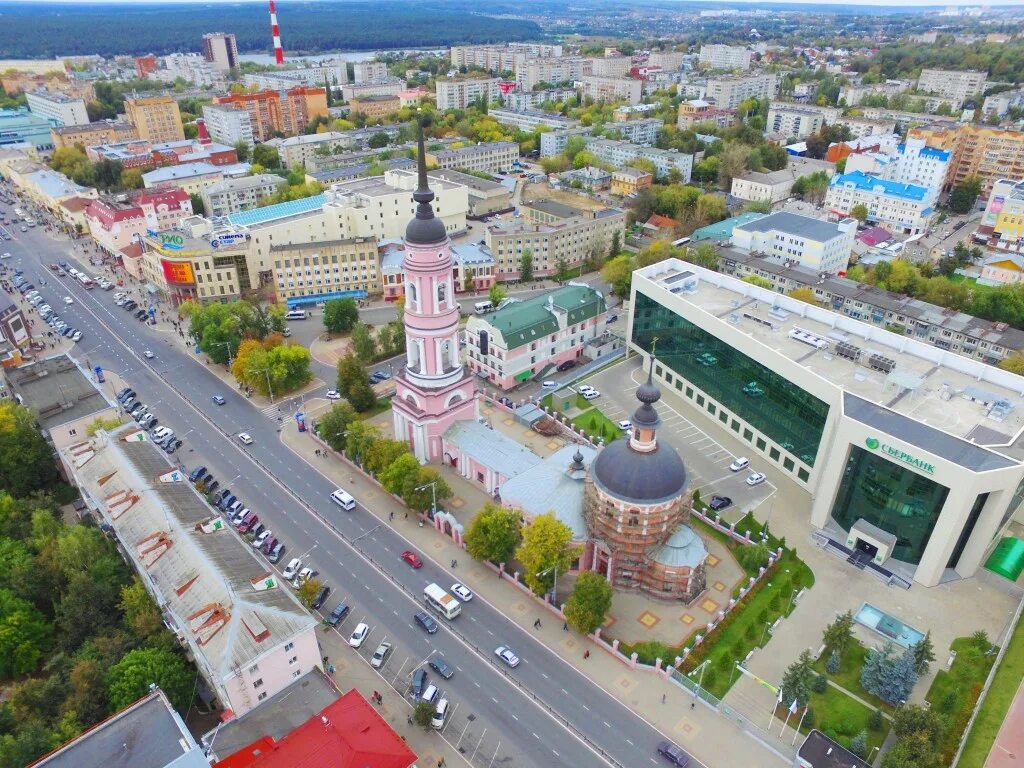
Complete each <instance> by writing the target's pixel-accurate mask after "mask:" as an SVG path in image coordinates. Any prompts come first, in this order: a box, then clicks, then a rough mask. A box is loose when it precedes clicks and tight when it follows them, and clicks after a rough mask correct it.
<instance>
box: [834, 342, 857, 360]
mask: <svg viewBox="0 0 1024 768" xmlns="http://www.w3.org/2000/svg"><path fill="white" fill-rule="evenodd" d="M836 354H837V355H839V356H840V357H845V358H846V359H847V360H854V361H856V360H857V358H859V357H860V347H858V346H857V345H856V344H850V343H849V342H846V341H841V342H839V343H838V344H836Z"/></svg>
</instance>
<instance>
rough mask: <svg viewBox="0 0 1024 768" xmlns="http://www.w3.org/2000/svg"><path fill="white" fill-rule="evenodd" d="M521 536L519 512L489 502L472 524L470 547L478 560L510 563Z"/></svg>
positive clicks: (467, 532)
mask: <svg viewBox="0 0 1024 768" xmlns="http://www.w3.org/2000/svg"><path fill="white" fill-rule="evenodd" d="M520 540H521V536H520V530H519V513H518V512H516V511H515V510H512V509H506V508H505V507H501V506H498V505H497V504H494V503H492V502H487V503H486V504H484V506H483V508H482V509H481V510H480V511H479V512H477V513H476V515H475V516H474V517H473V520H472V522H470V524H469V529H468V530H467V531H466V551H467V552H469V554H470V555H472V556H473V557H475V558H476V559H477V560H489V561H490V562H492V563H508V562H510V561H511V559H512V555H513V554H515V551H516V547H518V546H519V542H520Z"/></svg>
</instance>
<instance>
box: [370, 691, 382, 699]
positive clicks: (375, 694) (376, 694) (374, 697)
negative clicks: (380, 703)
mask: <svg viewBox="0 0 1024 768" xmlns="http://www.w3.org/2000/svg"><path fill="white" fill-rule="evenodd" d="M379 695H380V694H379V693H377V692H376V691H374V692H373V696H371V697H370V698H371V699H373V700H374V701H376V700H377V697H378V696H379Z"/></svg>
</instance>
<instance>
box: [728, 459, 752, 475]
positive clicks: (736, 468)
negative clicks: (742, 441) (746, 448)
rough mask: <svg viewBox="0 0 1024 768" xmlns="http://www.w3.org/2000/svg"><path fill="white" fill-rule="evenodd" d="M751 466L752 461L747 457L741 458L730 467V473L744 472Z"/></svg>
mask: <svg viewBox="0 0 1024 768" xmlns="http://www.w3.org/2000/svg"><path fill="white" fill-rule="evenodd" d="M749 466H750V459H748V458H747V457H746V456H741V457H740V458H738V459H736V460H735V461H734V462H733V463H732V464H730V465H729V471H730V472H742V471H743V470H744V469H746V468H747V467H749Z"/></svg>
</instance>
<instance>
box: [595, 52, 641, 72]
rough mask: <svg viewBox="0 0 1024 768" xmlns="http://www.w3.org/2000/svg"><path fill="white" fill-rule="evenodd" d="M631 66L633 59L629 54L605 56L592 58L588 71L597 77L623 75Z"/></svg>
mask: <svg viewBox="0 0 1024 768" xmlns="http://www.w3.org/2000/svg"><path fill="white" fill-rule="evenodd" d="M632 66H633V59H631V58H630V57H629V56H606V57H605V58H603V59H594V61H593V63H592V64H591V65H590V72H591V74H594V75H597V76H598V77H625V76H626V75H628V74H629V70H630V68H631V67H632Z"/></svg>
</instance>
